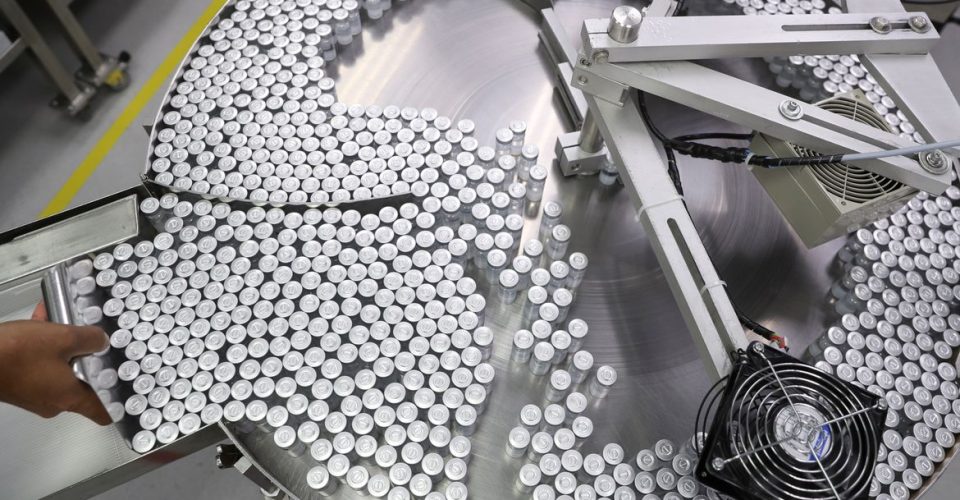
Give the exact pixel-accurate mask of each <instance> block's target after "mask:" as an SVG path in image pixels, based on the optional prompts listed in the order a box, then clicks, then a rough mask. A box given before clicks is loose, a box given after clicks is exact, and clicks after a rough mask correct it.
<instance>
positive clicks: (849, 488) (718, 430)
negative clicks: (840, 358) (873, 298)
mask: <svg viewBox="0 0 960 500" xmlns="http://www.w3.org/2000/svg"><path fill="white" fill-rule="evenodd" d="M755 346H760V347H754V346H751V349H750V350H749V351H748V353H747V354H746V355H745V356H744V357H743V358H742V361H741V363H739V364H738V366H737V368H736V369H735V371H734V373H733V374H732V375H731V377H730V380H729V381H728V382H727V386H726V388H725V389H724V396H723V400H722V402H721V403H720V407H719V408H718V409H717V410H716V412H715V413H714V415H715V418H714V421H713V425H712V427H711V430H710V433H709V435H708V437H707V444H706V450H705V452H704V453H703V454H702V455H701V457H702V458H701V461H700V464H699V466H698V471H697V473H698V475H699V478H700V480H701V481H702V482H704V483H705V484H707V485H709V486H712V487H714V488H716V489H718V490H720V491H722V492H724V493H728V494H731V495H734V496H736V497H737V498H787V499H798V500H799V499H813V498H822V499H827V498H838V497H839V498H844V499H847V498H861V497H865V495H866V494H867V492H868V491H869V486H870V480H871V478H872V477H873V470H874V467H875V465H876V457H877V452H878V451H879V446H880V438H879V435H880V430H881V428H882V422H883V415H884V414H885V412H884V411H882V410H880V404H881V403H880V400H879V398H877V397H876V396H875V395H873V394H870V393H868V392H866V391H863V390H861V389H859V388H857V387H854V386H852V385H850V384H847V383H845V382H843V381H841V380H839V379H837V378H835V377H833V376H831V375H828V374H826V373H823V372H821V371H819V370H817V369H815V368H813V367H811V366H809V365H807V364H804V363H801V362H799V361H797V360H795V359H794V358H791V357H789V356H787V355H785V354H782V353H779V352H777V351H775V350H773V349H770V348H767V347H763V346H761V345H760V344H755ZM755 349H756V350H755Z"/></svg>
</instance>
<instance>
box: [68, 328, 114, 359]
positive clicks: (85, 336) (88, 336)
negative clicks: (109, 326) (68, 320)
mask: <svg viewBox="0 0 960 500" xmlns="http://www.w3.org/2000/svg"><path fill="white" fill-rule="evenodd" d="M67 337H68V338H67V342H68V343H67V345H66V348H65V352H64V354H65V355H66V356H67V360H70V359H72V358H74V357H77V356H83V355H84V354H92V353H95V352H100V351H102V350H104V349H106V348H107V346H108V345H109V342H110V339H109V338H107V334H106V333H104V332H103V330H101V329H100V328H97V327H95V326H70V327H67Z"/></svg>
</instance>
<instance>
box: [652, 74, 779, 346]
mask: <svg viewBox="0 0 960 500" xmlns="http://www.w3.org/2000/svg"><path fill="white" fill-rule="evenodd" d="M637 108H638V110H639V111H640V116H641V117H642V118H643V121H644V122H645V123H646V125H647V128H648V129H650V132H651V133H652V134H653V135H654V137H656V138H657V140H659V141H660V143H661V144H662V145H663V151H664V153H665V154H666V157H667V174H668V175H669V176H670V180H671V181H673V185H674V187H675V188H676V189H677V194H679V195H681V196H683V185H682V184H681V182H680V169H679V168H678V167H677V157H676V154H675V151H676V152H680V153H683V154H686V155H687V156H694V157H698V158H710V159H719V160H721V161H730V162H734V163H744V162H745V159H746V158H747V157H748V156H749V149H746V148H721V147H718V146H711V145H708V144H700V143H696V142H691V141H694V140H706V139H732V140H750V139H751V138H753V134H735V133H728V132H707V133H701V134H688V135H683V136H680V137H676V138H673V139H671V138H668V137H667V136H666V135H665V134H664V133H663V132H661V131H660V129H659V128H658V127H657V126H656V124H654V123H653V120H651V119H650V111H649V110H648V109H647V102H646V99H644V94H643V92H639V91H638V94H637ZM741 157H742V158H741ZM731 303H732V301H731ZM733 309H734V311H736V313H737V318H738V319H739V320H740V324H742V325H743V326H744V327H745V328H747V329H748V330H751V331H753V332H754V333H756V334H757V335H759V336H761V337H763V338H764V339H767V340H769V341H772V342H777V343H778V344H779V345H780V347H782V348H786V344H785V341H784V339H783V338H782V337H780V336H779V335H777V333H776V332H774V331H773V330H771V329H769V328H767V327H765V326H763V325H761V324H760V323H757V322H756V321H754V320H752V319H750V318H749V317H747V315H746V314H744V313H743V311H741V310H740V308H739V307H737V305H736V304H733Z"/></svg>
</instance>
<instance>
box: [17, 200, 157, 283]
mask: <svg viewBox="0 0 960 500" xmlns="http://www.w3.org/2000/svg"><path fill="white" fill-rule="evenodd" d="M137 221H138V217H137V202H136V196H135V195H134V196H129V197H126V198H123V199H120V200H115V201H112V202H110V203H108V204H106V205H103V206H98V207H96V208H93V209H91V210H89V211H87V212H85V213H83V214H80V215H77V216H76V217H73V218H71V219H69V220H63V221H60V222H58V223H56V224H53V225H49V226H46V227H43V228H41V229H38V230H36V231H34V232H31V233H28V234H24V235H22V236H19V237H17V238H16V239H14V240H13V241H9V242H7V243H5V244H3V245H0V261H2V262H4V263H5V264H4V266H3V268H2V269H0V285H5V284H9V283H11V282H14V281H16V280H18V279H22V278H25V277H29V276H30V275H32V274H33V273H36V272H38V271H41V270H44V269H46V268H48V267H50V266H53V265H55V264H59V263H61V262H64V261H66V260H68V259H72V258H74V257H77V256H79V255H82V254H85V253H87V252H89V251H92V250H94V249H97V248H103V247H105V246H108V245H112V244H116V243H119V242H121V241H124V240H126V239H129V238H131V237H133V236H135V235H136V234H137V232H138V230H139V226H138V222H137Z"/></svg>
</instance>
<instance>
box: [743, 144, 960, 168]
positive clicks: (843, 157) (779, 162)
mask: <svg viewBox="0 0 960 500" xmlns="http://www.w3.org/2000/svg"><path fill="white" fill-rule="evenodd" d="M957 146H960V139H954V140H950V141H942V142H934V143H930V144H918V145H916V146H909V147H905V148H897V149H889V150H883V151H871V152H869V153H844V154H835V155H822V156H811V157H803V156H794V157H788V158H771V157H768V156H760V155H754V156H751V157H750V158H749V159H748V160H747V162H746V163H749V164H750V165H759V166H761V167H767V168H775V167H790V166H796V165H823V164H825V163H842V162H848V161H857V160H875V159H877V158H889V157H892V156H909V155H915V154H919V153H923V152H926V151H933V150H936V149H949V148H953V147H957Z"/></svg>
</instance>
